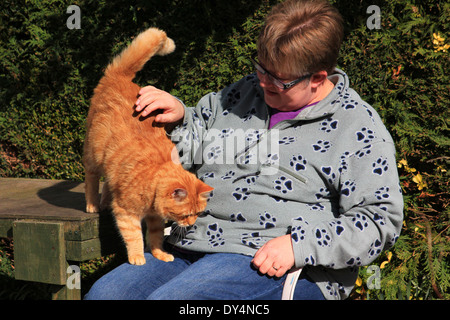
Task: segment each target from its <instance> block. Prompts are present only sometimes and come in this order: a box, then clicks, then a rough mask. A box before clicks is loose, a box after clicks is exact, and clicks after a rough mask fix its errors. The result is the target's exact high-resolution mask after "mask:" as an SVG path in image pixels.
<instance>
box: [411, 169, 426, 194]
mask: <svg viewBox="0 0 450 320" xmlns="http://www.w3.org/2000/svg"><path fill="white" fill-rule="evenodd" d="M412 180H413V181H414V182H415V183H416V184H417V187H418V188H419V190H422V189H423V188H426V187H428V185H427V183H426V182H425V181H423V178H422V175H421V174H420V173H418V174H416V175H415V176H414V177H413V179H412Z"/></svg>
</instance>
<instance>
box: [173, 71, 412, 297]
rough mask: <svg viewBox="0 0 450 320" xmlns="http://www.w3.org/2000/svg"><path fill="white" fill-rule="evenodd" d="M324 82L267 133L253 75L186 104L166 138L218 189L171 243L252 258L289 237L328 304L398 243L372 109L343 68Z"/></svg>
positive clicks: (399, 210) (390, 151)
mask: <svg viewBox="0 0 450 320" xmlns="http://www.w3.org/2000/svg"><path fill="white" fill-rule="evenodd" d="M329 79H330V80H331V81H332V82H333V83H334V84H335V87H334V89H333V90H332V92H331V93H330V94H329V95H328V96H327V97H326V98H325V99H323V100H322V101H321V102H319V103H318V104H316V105H314V106H312V107H309V108H306V109H305V110H302V111H301V112H300V114H299V115H297V117H296V118H294V119H292V120H285V121H281V122H279V123H277V124H276V125H275V126H274V127H273V128H271V129H268V124H269V108H268V107H267V105H266V104H265V102H264V97H263V91H262V89H261V88H260V86H259V80H258V77H257V76H256V75H255V74H253V75H249V76H246V77H245V78H243V79H241V80H240V81H238V82H236V83H234V84H232V85H230V86H229V87H227V88H225V89H223V90H222V91H220V92H217V93H210V94H208V95H206V96H205V97H203V98H202V99H201V100H200V101H199V103H198V105H197V106H196V107H195V108H185V111H186V113H185V118H184V123H183V124H182V125H180V126H179V127H177V128H176V129H175V130H174V131H173V132H172V141H174V142H175V143H176V145H177V149H178V151H179V153H180V156H181V160H182V163H183V165H184V167H185V168H186V169H189V170H191V171H193V172H195V173H196V174H197V176H198V177H199V178H200V179H201V180H203V181H205V183H207V184H209V185H210V186H212V187H214V188H215V189H214V191H213V195H212V197H211V198H210V200H209V202H208V205H207V208H206V211H205V214H204V215H202V216H200V217H199V218H198V219H197V222H196V223H195V225H194V226H192V227H191V228H190V229H189V231H188V232H187V234H185V235H183V236H180V234H172V235H171V236H170V237H169V239H168V241H169V242H170V243H172V244H175V245H176V246H179V247H182V248H184V249H189V250H193V251H200V252H232V253H238V254H244V255H250V256H253V255H254V254H255V253H256V251H257V250H258V248H260V247H261V246H262V245H263V244H264V243H265V242H267V241H268V240H270V239H273V238H275V237H279V236H282V235H285V234H291V239H292V245H293V250H294V255H295V266H296V267H303V268H304V269H303V272H305V273H307V274H308V276H309V277H310V278H312V279H313V280H314V281H315V282H316V283H317V285H318V286H319V287H320V289H321V290H322V292H323V294H324V296H325V298H327V299H345V298H346V297H348V295H349V293H350V291H351V290H352V288H353V286H354V283H355V280H356V278H357V276H358V267H360V266H363V265H368V264H370V263H371V262H372V261H374V260H375V259H376V258H377V256H378V255H379V254H380V253H381V252H382V251H383V250H386V249H388V248H390V247H392V246H393V245H394V243H395V242H396V240H397V238H398V236H399V234H400V230H401V226H402V221H403V199H402V195H401V189H400V185H399V178H398V174H397V166H396V160H395V147H394V143H393V141H392V138H391V136H390V134H389V133H388V131H387V130H386V128H385V126H384V125H383V123H382V121H381V119H380V117H379V116H378V114H377V112H376V111H375V110H374V109H373V108H372V107H371V106H369V105H368V104H367V103H366V102H364V101H363V100H362V99H361V98H360V97H359V95H358V94H357V93H356V92H355V91H354V90H352V89H351V88H349V81H348V78H347V75H346V74H345V73H343V72H342V71H341V70H336V71H335V73H334V74H333V75H331V76H329Z"/></svg>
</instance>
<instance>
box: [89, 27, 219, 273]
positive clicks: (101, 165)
mask: <svg viewBox="0 0 450 320" xmlns="http://www.w3.org/2000/svg"><path fill="white" fill-rule="evenodd" d="M174 49H175V45H174V43H173V41H172V40H171V39H170V38H168V37H167V36H166V34H165V33H164V32H163V31H160V30H158V29H155V28H151V29H148V30H146V31H144V32H143V33H141V34H140V35H139V36H138V37H136V39H135V40H134V41H133V42H132V43H131V45H130V46H129V47H128V48H126V49H125V50H124V51H123V52H122V53H121V54H120V55H119V56H117V57H116V58H115V59H114V60H113V61H112V63H111V64H110V65H109V66H108V67H107V69H106V71H105V75H104V77H103V78H102V79H101V80H100V82H99V84H98V86H97V87H96V89H95V90H94V96H93V97H92V100H91V106H90V109H89V114H88V118H87V133H86V140H85V144H84V156H83V162H84V167H85V174H86V177H85V184H86V211H87V212H99V211H100V210H101V209H104V208H105V207H107V206H109V205H111V209H112V211H113V213H114V216H115V219H116V223H117V226H118V228H119V230H120V233H121V235H122V237H123V239H124V241H125V244H126V248H127V251H128V261H129V262H130V263H131V264H136V265H141V264H145V258H144V244H143V235H142V230H141V222H142V220H143V219H145V221H146V223H147V230H148V237H147V238H148V240H149V246H150V249H151V252H152V254H153V256H155V257H156V258H158V259H160V260H163V261H172V260H173V256H172V255H170V254H168V253H167V252H164V251H163V249H162V241H163V236H164V233H163V232H164V220H166V219H167V220H173V221H176V222H177V223H178V225H180V226H188V225H192V224H193V223H194V222H195V220H196V218H197V216H198V215H199V214H200V213H201V212H203V211H204V209H205V207H206V202H207V198H208V196H209V194H210V192H211V191H212V189H213V188H211V187H210V186H208V185H206V184H205V183H203V182H202V181H200V180H198V179H197V178H196V177H195V175H193V174H192V173H190V172H188V171H186V170H184V169H183V168H182V166H181V165H180V163H179V162H177V161H176V160H175V161H173V158H174V159H175V158H177V156H175V155H174V153H173V151H174V150H176V149H175V148H174V144H173V143H172V142H171V141H170V139H169V138H168V137H167V136H166V132H165V129H164V127H163V126H162V125H160V124H158V123H156V122H154V115H151V116H150V117H148V118H146V119H145V120H143V119H139V118H138V117H136V114H135V110H134V103H135V101H136V99H137V96H138V92H139V90H140V87H139V86H138V85H136V84H135V83H133V82H132V80H133V78H134V77H135V75H136V72H138V71H139V70H140V69H141V68H142V67H143V66H144V64H145V63H146V62H147V60H149V59H150V58H151V57H152V56H153V55H155V54H158V55H165V54H168V53H171V52H172V51H173V50H174ZM175 153H176V152H175ZM101 176H104V177H105V184H104V187H103V190H102V198H101V200H100V199H99V194H98V189H99V179H100V177H101Z"/></svg>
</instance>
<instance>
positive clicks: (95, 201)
mask: <svg viewBox="0 0 450 320" xmlns="http://www.w3.org/2000/svg"><path fill="white" fill-rule="evenodd" d="M99 180H100V175H99V174H97V173H96V172H93V171H89V170H86V173H85V180H84V183H85V198H86V212H88V213H94V212H100V199H99V194H98V188H99Z"/></svg>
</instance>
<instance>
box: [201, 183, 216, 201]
mask: <svg viewBox="0 0 450 320" xmlns="http://www.w3.org/2000/svg"><path fill="white" fill-rule="evenodd" d="M213 190H214V188H213V187H210V186H208V185H207V184H206V183H203V182H201V181H200V183H199V184H198V185H197V193H198V194H199V195H200V197H202V198H206V199H208V198H209V197H210V196H211V192H212V191H213Z"/></svg>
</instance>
